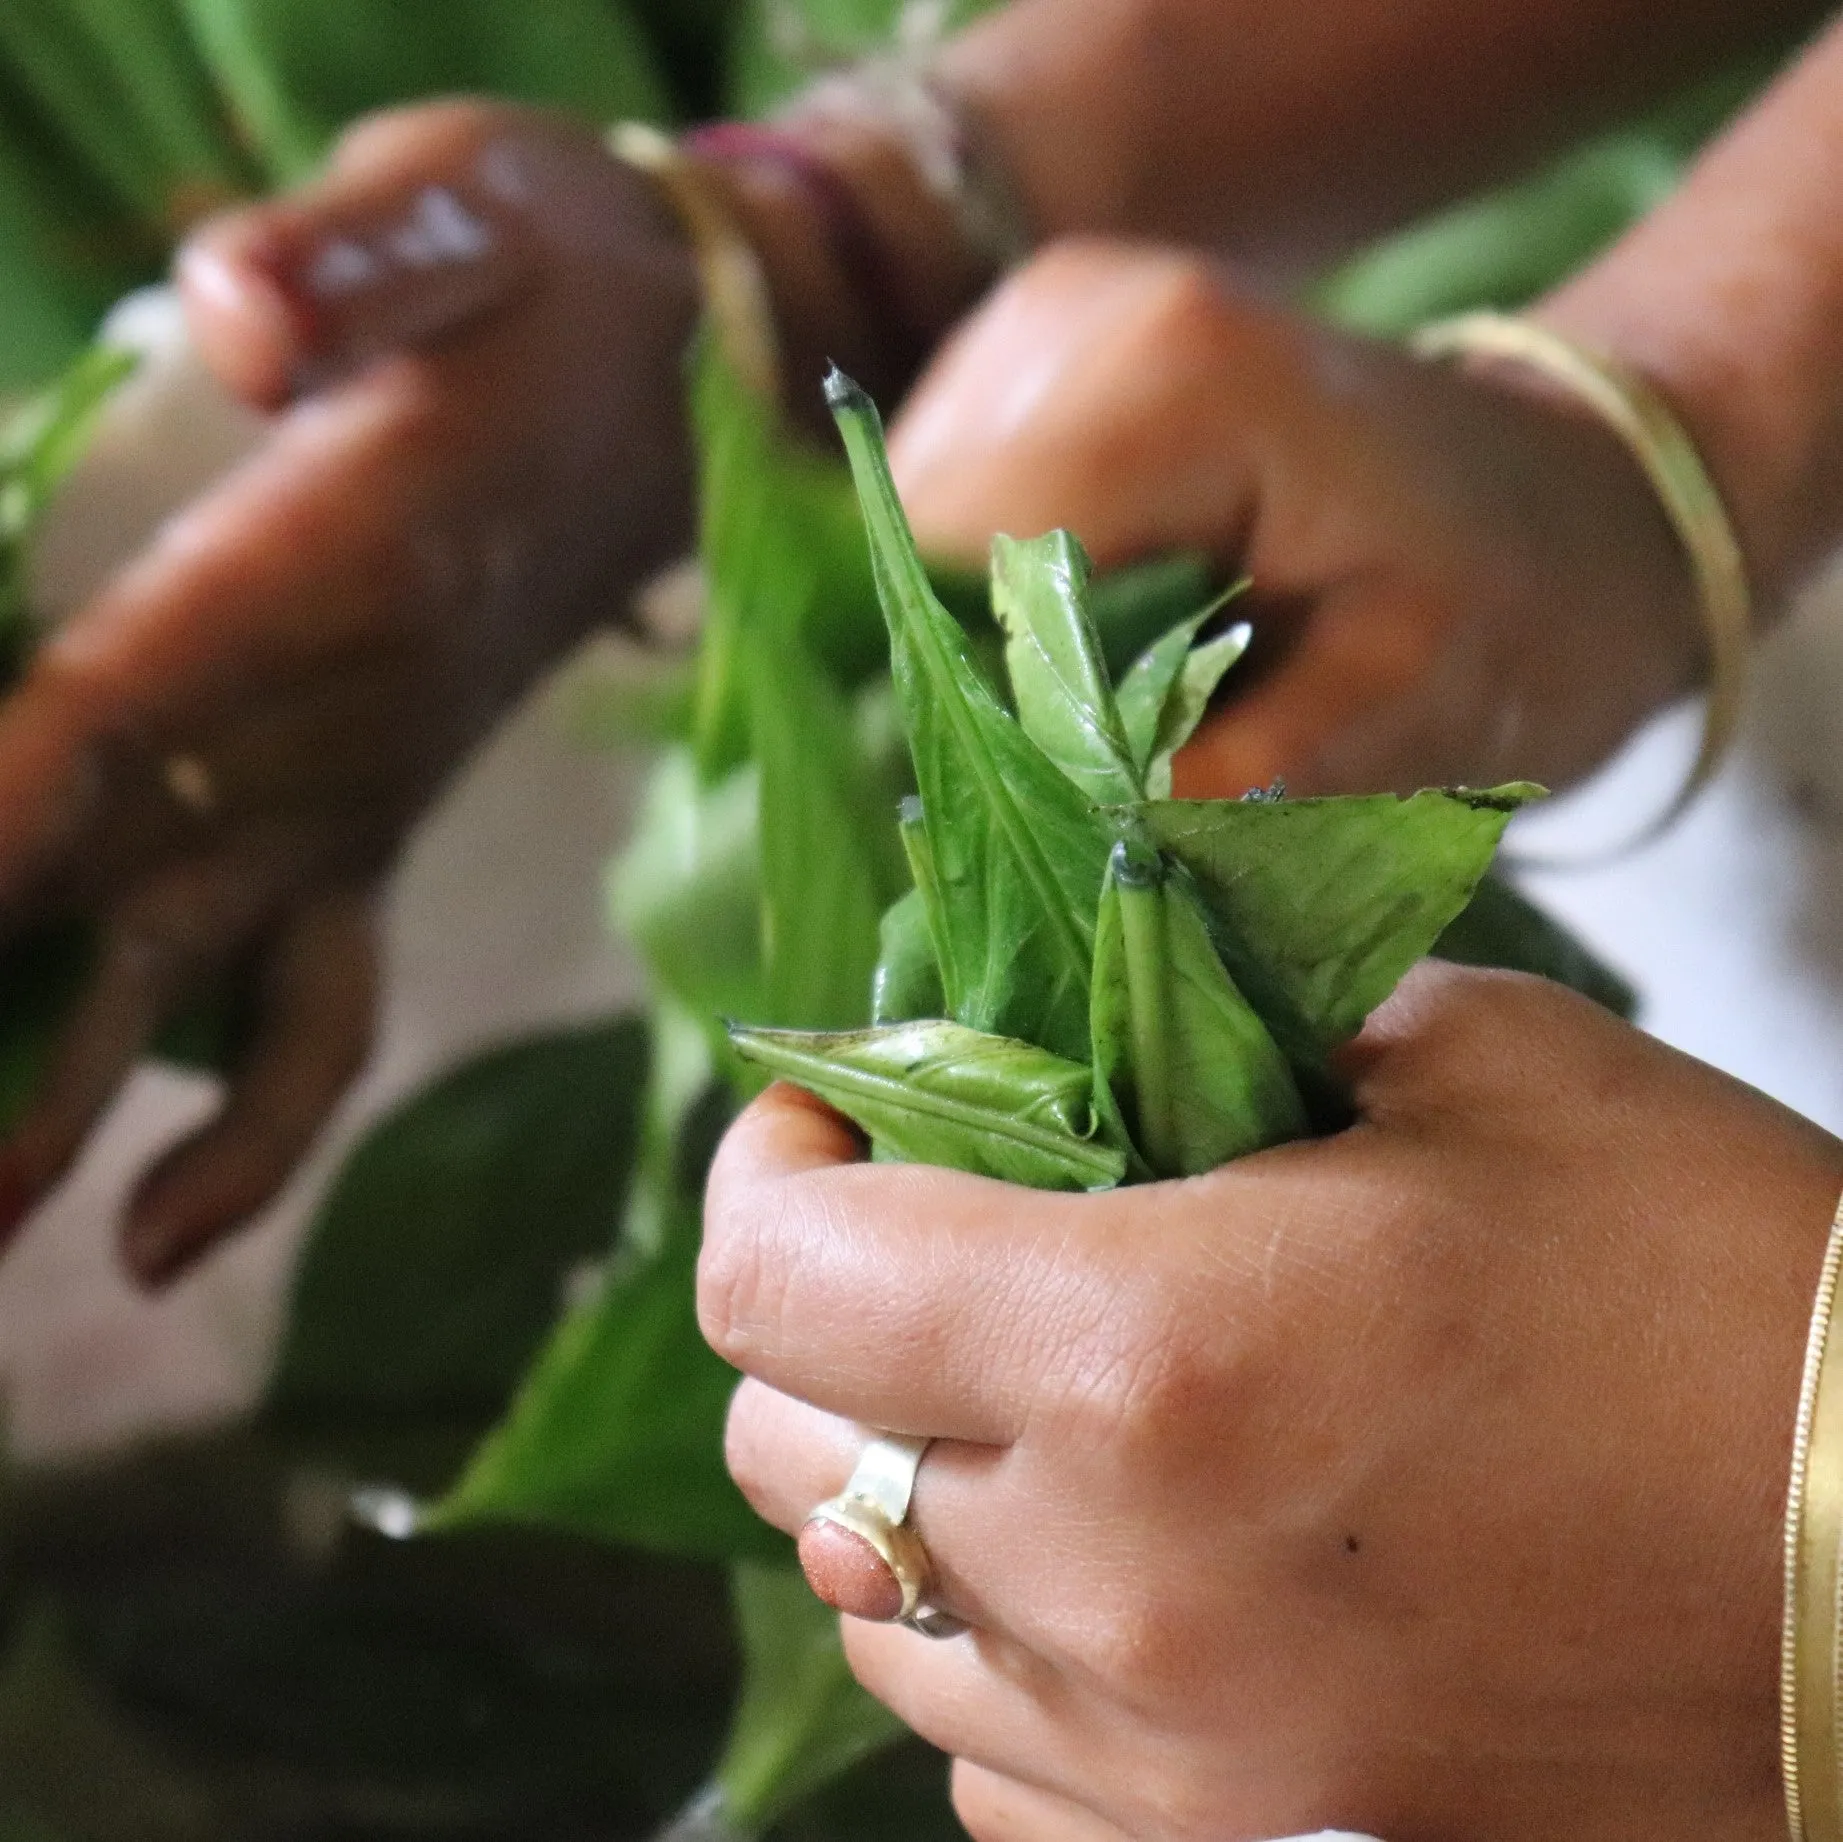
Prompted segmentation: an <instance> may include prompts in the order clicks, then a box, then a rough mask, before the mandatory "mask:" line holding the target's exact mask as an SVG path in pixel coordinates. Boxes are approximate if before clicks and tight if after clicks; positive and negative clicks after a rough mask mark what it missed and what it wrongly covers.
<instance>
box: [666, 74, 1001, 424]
mask: <svg viewBox="0 0 1843 1842" xmlns="http://www.w3.org/2000/svg"><path fill="white" fill-rule="evenodd" d="M683 146H684V151H685V153H686V155H687V156H688V157H689V158H690V159H691V160H692V161H694V162H695V164H696V165H697V167H698V169H699V171H700V173H701V175H702V176H703V179H704V181H705V182H706V183H708V184H709V185H710V186H711V187H712V189H713V191H715V192H716V193H717V194H718V196H720V197H721V198H722V200H723V201H724V204H725V206H726V208H727V210H728V211H729V213H730V215H731V217H732V219H733V221H734V223H735V225H736V227H737V229H738V230H739V231H740V232H741V233H742V235H743V236H744V237H745V238H746V239H747V241H748V242H749V244H750V245H751V247H752V248H753V249H754V251H755V253H756V256H757V258H758V260H759V261H760V264H761V267H762V271H763V274H764V278H765V280H766V283H767V289H768V295H769V305H770V307H771V309H772V312H773V316H774V321H775V326H776V332H777V336H778V340H779V344H780V348H781V353H782V358H783V365H784V376H785V379H786V387H787V389H788V392H789V397H790V403H789V407H790V409H791V411H792V412H793V413H794V414H795V415H796V417H799V418H800V419H803V420H819V419H820V417H819V410H818V404H819V395H818V381H819V379H820V378H821V377H822V376H823V375H824V372H825V369H826V367H827V365H828V364H829V363H831V362H837V363H840V364H842V365H844V367H845V368H846V369H847V370H849V371H850V372H851V373H852V374H853V375H854V376H856V377H858V378H859V379H860V380H861V381H863V382H864V383H865V385H866V387H867V388H869V389H870V390H871V391H872V393H873V394H874V395H877V396H880V397H883V398H885V399H886V400H888V399H893V398H894V397H896V396H898V395H900V394H901V392H902V391H903V390H904V389H906V387H907V386H908V385H909V383H910V382H912V381H913V379H914V377H915V376H916V374H917V373H918V372H919V371H920V369H921V367H922V365H923V364H924V363H925V362H926V360H927V358H928V356H929V354H930V353H931V352H932V351H933V349H934V347H935V346H936V345H937V344H938V343H939V342H940V340H941V339H942V338H943V337H944V336H945V334H946V333H947V331H948V330H949V329H950V328H951V327H952V326H953V324H954V323H955V322H956V321H957V320H958V319H959V318H960V316H961V315H962V314H964V313H965V312H966V310H967V309H968V308H969V307H970V306H971V305H972V304H973V303H974V302H975V301H976V300H977V299H978V298H979V296H980V294H981V293H983V292H984V290H985V289H986V288H987V287H988V286H989V285H990V283H991V281H992V280H993V279H994V277H995V275H996V274H997V269H998V265H997V262H996V260H995V259H994V256H993V254H992V253H991V251H990V250H988V249H986V248H984V247H981V246H980V245H978V244H977V243H976V242H975V241H973V240H972V239H970V238H969V237H968V236H967V234H966V226H965V223H964V221H963V219H962V217H961V216H960V215H959V214H958V213H957V212H956V211H955V210H954V208H953V203H952V200H951V199H950V197H948V196H946V195H944V193H943V191H942V189H941V187H940V186H939V184H938V183H937V182H936V180H935V178H933V177H931V176H930V175H929V174H927V173H925V172H924V171H923V170H921V164H920V162H919V161H918V160H917V158H916V156H915V154H914V151H913V149H912V148H911V147H910V146H909V145H908V144H907V143H906V141H905V138H904V136H903V135H902V134H900V133H898V132H895V131H893V130H892V129H891V128H888V127H886V126H885V125H884V124H883V123H882V122H881V121H880V120H879V119H878V118H877V117H876V115H875V114H874V113H873V112H872V111H871V110H870V109H869V108H867V107H865V108H853V109H844V108H840V107H837V106H835V105H828V106H823V107H822V106H820V105H819V102H818V100H817V99H816V100H815V102H814V104H813V106H811V107H807V108H801V109H799V110H798V111H797V112H796V113H794V114H792V115H790V116H789V117H787V118H786V119H785V120H783V121H780V122H777V123H775V124H773V125H756V124H745V123H717V124H712V125H710V126H706V127H704V128H701V129H697V130H694V131H693V132H692V133H691V134H690V135H688V136H687V137H686V139H685V142H684V143H683ZM809 382H810V384H811V385H812V389H811V391H810V392H809V391H808V390H807V388H806V386H807V384H808V383H809ZM809 395H810V398H811V403H810V405H809V403H808V397H809ZM809 408H810V409H811V412H812V413H811V415H810V416H809V415H808V413H807V412H808V410H809Z"/></svg>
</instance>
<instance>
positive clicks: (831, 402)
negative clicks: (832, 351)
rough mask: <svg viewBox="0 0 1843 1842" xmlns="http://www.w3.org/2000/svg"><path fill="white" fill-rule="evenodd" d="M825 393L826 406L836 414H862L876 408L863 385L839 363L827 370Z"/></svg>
mask: <svg viewBox="0 0 1843 1842" xmlns="http://www.w3.org/2000/svg"><path fill="white" fill-rule="evenodd" d="M825 393H826V407H827V408H828V409H829V410H831V412H832V413H833V415H835V416H845V415H862V414H863V413H864V411H865V410H874V409H875V408H876V405H875V404H873V403H872V402H871V400H870V395H869V392H867V391H866V390H865V389H864V387H863V385H862V384H860V383H858V382H857V380H856V379H855V378H852V377H849V376H847V375H846V373H845V372H843V371H841V370H840V369H839V368H838V366H837V365H833V366H832V367H831V368H830V369H829V370H828V371H827V372H826V380H825Z"/></svg>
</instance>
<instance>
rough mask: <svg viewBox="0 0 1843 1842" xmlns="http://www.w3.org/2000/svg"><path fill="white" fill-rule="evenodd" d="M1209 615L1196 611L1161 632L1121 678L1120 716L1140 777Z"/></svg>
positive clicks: (1146, 766)
mask: <svg viewBox="0 0 1843 1842" xmlns="http://www.w3.org/2000/svg"><path fill="white" fill-rule="evenodd" d="M1208 618H1209V616H1208V615H1207V614H1193V615H1191V616H1190V617H1189V619H1187V620H1181V621H1179V622H1178V624H1177V625H1176V626H1175V627H1173V628H1172V629H1171V630H1170V631H1169V632H1168V633H1163V634H1160V635H1159V637H1158V638H1157V639H1155V640H1154V641H1153V642H1152V643H1151V645H1150V646H1148V647H1147V648H1146V649H1145V651H1144V652H1142V653H1141V654H1140V655H1139V657H1138V658H1137V659H1135V660H1134V661H1133V664H1132V669H1131V670H1130V671H1128V672H1127V674H1126V676H1125V677H1123V678H1122V679H1121V680H1120V688H1119V691H1118V692H1117V693H1116V696H1117V699H1118V702H1119V706H1120V719H1121V721H1122V723H1123V724H1124V725H1125V727H1126V738H1127V745H1128V747H1129V748H1131V750H1132V752H1133V761H1134V763H1135V764H1136V765H1137V767H1138V769H1139V772H1140V774H1141V776H1143V775H1144V773H1145V771H1146V769H1147V768H1149V767H1150V766H1151V765H1152V756H1153V753H1154V752H1155V751H1156V749H1157V747H1158V732H1159V729H1160V727H1161V725H1162V723H1163V720H1164V715H1165V705H1166V704H1167V703H1168V702H1169V701H1170V700H1171V698H1172V697H1173V695H1174V694H1175V693H1176V691H1177V687H1178V680H1179V679H1180V678H1181V677H1182V676H1183V672H1184V665H1185V662H1186V661H1187V660H1188V659H1189V657H1190V648H1191V644H1192V642H1193V641H1194V640H1195V639H1196V637H1197V634H1198V633H1199V632H1200V631H1201V630H1202V627H1203V623H1204V621H1206V620H1207V619H1208Z"/></svg>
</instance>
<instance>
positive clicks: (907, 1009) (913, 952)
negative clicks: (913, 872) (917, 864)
mask: <svg viewBox="0 0 1843 1842" xmlns="http://www.w3.org/2000/svg"><path fill="white" fill-rule="evenodd" d="M879 941H880V947H881V950H880V952H879V954H878V957H877V969H876V971H875V973H874V974H872V976H871V983H870V1020H871V1022H872V1023H877V1024H882V1023H910V1022H913V1021H914V1020H916V1019H917V1018H922V1017H938V1016H940V1015H941V1013H942V1011H943V1010H945V1009H946V1006H947V1000H946V997H945V995H944V993H943V992H942V990H941V968H940V965H939V964H938V963H937V961H936V960H935V957H934V936H933V935H932V934H931V933H930V931H929V927H928V904H927V901H926V899H925V898H924V897H923V895H922V892H921V891H920V890H919V889H911V890H910V891H909V893H908V894H907V895H905V896H904V897H903V898H902V900H901V901H899V902H892V903H891V904H890V906H889V908H888V909H886V910H885V911H884V915H883V925H882V928H881V930H880V933H879Z"/></svg>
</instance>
